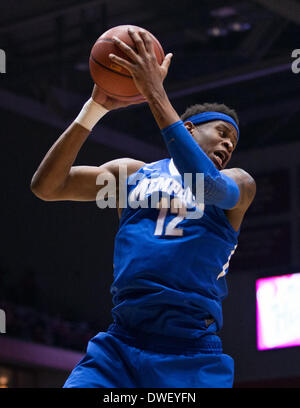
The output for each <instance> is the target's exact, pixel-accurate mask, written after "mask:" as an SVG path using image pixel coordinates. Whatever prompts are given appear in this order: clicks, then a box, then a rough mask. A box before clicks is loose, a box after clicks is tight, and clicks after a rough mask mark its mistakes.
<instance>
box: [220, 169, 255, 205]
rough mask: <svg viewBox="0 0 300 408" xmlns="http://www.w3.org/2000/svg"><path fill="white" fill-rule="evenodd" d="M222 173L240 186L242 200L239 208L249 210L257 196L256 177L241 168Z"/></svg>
mask: <svg viewBox="0 0 300 408" xmlns="http://www.w3.org/2000/svg"><path fill="white" fill-rule="evenodd" d="M222 173H224V174H226V175H227V176H228V177H231V178H232V179H233V180H234V181H235V182H236V183H237V185H238V186H239V189H240V200H239V203H238V206H239V207H240V208H242V209H247V208H248V207H249V205H250V204H251V202H252V201H253V200H254V197H255V195H256V182H255V180H254V177H253V176H251V174H249V173H248V172H247V171H245V170H243V169H241V168H232V169H224V170H222Z"/></svg>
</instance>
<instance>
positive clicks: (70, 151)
mask: <svg viewBox="0 0 300 408" xmlns="http://www.w3.org/2000/svg"><path fill="white" fill-rule="evenodd" d="M89 133H90V131H89V130H87V129H85V128H84V127H82V126H81V125H79V124H78V123H76V122H73V123H72V124H71V125H70V126H69V127H68V128H67V129H66V130H65V131H64V133H63V134H62V135H61V136H60V137H59V139H58V140H57V141H56V142H55V143H54V144H53V146H52V147H51V148H50V150H49V151H48V152H47V154H46V155H45V157H44V159H43V160H42V162H41V164H40V165H39V167H38V169H37V170H36V172H35V174H34V175H33V178H32V181H31V189H32V191H33V192H34V194H36V195H37V196H39V197H41V198H49V197H51V195H53V194H55V192H56V191H58V190H59V189H61V188H62V187H63V185H64V183H65V181H66V179H67V177H68V175H69V173H70V169H71V167H72V165H73V163H74V161H75V159H76V157H77V154H78V152H79V150H80V148H81V147H82V145H83V143H84V142H85V140H86V139H87V137H88V135H89Z"/></svg>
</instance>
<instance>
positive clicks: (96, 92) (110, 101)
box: [92, 84, 146, 110]
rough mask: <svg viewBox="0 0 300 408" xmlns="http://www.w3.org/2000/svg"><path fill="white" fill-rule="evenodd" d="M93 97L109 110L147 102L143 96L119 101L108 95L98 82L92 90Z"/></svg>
mask: <svg viewBox="0 0 300 408" xmlns="http://www.w3.org/2000/svg"><path fill="white" fill-rule="evenodd" d="M92 99H93V100H94V101H95V102H96V103H99V104H100V105H102V106H104V108H106V109H107V110H114V109H118V108H125V107H126V106H129V105H137V104H139V103H143V102H146V99H145V98H144V97H142V96H141V99H139V100H138V101H133V102H132V101H130V102H129V101H119V100H118V99H114V98H112V97H110V96H108V95H106V94H105V93H104V92H103V91H102V90H101V89H100V88H99V87H98V86H97V85H96V84H95V85H94V89H93V92H92Z"/></svg>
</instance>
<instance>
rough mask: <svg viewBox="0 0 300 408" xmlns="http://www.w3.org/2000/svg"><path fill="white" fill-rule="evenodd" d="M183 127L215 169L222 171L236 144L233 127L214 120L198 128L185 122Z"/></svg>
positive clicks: (235, 133)
mask: <svg viewBox="0 0 300 408" xmlns="http://www.w3.org/2000/svg"><path fill="white" fill-rule="evenodd" d="M185 126H186V128H187V129H188V131H189V132H190V133H191V135H192V136H193V138H194V139H195V141H196V142H197V143H198V145H199V146H200V147H201V148H202V149H203V151H204V152H205V153H206V154H207V156H208V157H209V158H210V159H211V161H212V162H213V163H214V165H215V166H216V168H217V169H218V170H222V169H224V168H225V167H226V165H227V164H228V162H229V160H230V159H231V155H232V152H233V151H234V149H235V147H236V144H237V131H236V129H235V127H234V126H233V125H232V124H231V123H228V122H225V121H223V120H214V121H211V122H207V123H203V124H201V125H198V126H195V125H193V124H192V123H191V122H186V123H185Z"/></svg>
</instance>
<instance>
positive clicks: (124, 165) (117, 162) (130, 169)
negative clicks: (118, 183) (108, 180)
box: [100, 157, 145, 177]
mask: <svg viewBox="0 0 300 408" xmlns="http://www.w3.org/2000/svg"><path fill="white" fill-rule="evenodd" d="M144 165H145V162H143V161H141V160H136V159H132V158H130V157H121V158H119V159H114V160H111V161H109V162H107V163H105V164H104V165H102V166H100V168H104V167H105V169H106V170H108V171H109V172H111V173H112V174H114V175H115V176H116V177H118V175H119V172H120V171H122V170H124V171H126V173H127V174H128V175H130V174H132V173H135V172H136V171H138V170H139V169H140V168H141V167H143V166H144Z"/></svg>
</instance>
